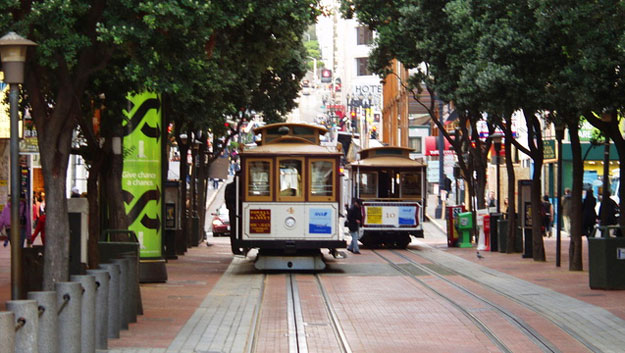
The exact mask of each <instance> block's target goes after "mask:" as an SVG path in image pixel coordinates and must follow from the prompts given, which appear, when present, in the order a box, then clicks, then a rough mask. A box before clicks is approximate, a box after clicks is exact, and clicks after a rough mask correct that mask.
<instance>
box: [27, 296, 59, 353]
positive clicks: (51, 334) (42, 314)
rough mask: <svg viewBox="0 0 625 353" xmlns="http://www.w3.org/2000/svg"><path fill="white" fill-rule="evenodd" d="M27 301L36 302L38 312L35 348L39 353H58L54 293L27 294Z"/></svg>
mask: <svg viewBox="0 0 625 353" xmlns="http://www.w3.org/2000/svg"><path fill="white" fill-rule="evenodd" d="M28 299H31V300H35V301H37V305H38V310H39V330H38V331H37V342H38V343H37V346H38V348H39V353H58V351H59V330H58V326H57V323H58V316H57V307H56V292H54V291H41V292H39V291H37V292H28Z"/></svg>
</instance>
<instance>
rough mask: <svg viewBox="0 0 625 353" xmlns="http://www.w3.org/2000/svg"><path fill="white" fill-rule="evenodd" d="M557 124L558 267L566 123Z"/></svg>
mask: <svg viewBox="0 0 625 353" xmlns="http://www.w3.org/2000/svg"><path fill="white" fill-rule="evenodd" d="M555 125H556V140H557V141H558V147H557V150H558V175H557V178H558V207H557V209H556V213H557V214H558V220H557V221H558V222H557V224H558V227H557V228H556V267H560V251H561V247H560V246H561V245H560V242H561V237H560V236H561V233H560V232H561V229H562V139H563V138H564V123H563V122H558V123H556V124H555Z"/></svg>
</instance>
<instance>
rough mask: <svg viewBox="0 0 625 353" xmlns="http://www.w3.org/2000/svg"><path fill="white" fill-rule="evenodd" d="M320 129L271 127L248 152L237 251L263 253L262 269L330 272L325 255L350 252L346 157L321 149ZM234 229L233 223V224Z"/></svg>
mask: <svg viewBox="0 0 625 353" xmlns="http://www.w3.org/2000/svg"><path fill="white" fill-rule="evenodd" d="M326 132H327V130H326V129H325V128H323V127H320V126H315V125H309V124H296V123H279V124H271V125H265V126H262V127H259V128H256V129H255V130H254V133H255V134H261V136H262V139H261V141H260V143H259V145H258V146H256V147H252V148H249V149H246V150H244V151H242V152H241V153H240V154H239V156H240V165H241V173H240V175H239V176H238V177H237V178H236V179H235V182H236V183H237V203H236V204H237V211H236V214H237V217H236V220H234V221H235V222H236V227H235V232H233V233H234V234H233V236H232V237H231V241H232V247H233V251H234V252H235V253H236V252H243V251H247V250H249V249H252V248H257V249H259V256H258V257H257V259H256V262H255V266H256V268H257V269H312V270H320V269H323V268H325V263H324V262H323V261H322V257H321V253H320V249H323V248H327V249H330V251H331V253H333V254H336V249H338V248H344V247H345V246H346V243H345V240H344V239H343V234H342V232H341V230H340V228H339V216H340V214H339V212H340V208H339V199H340V176H339V173H338V170H339V163H340V157H341V155H342V153H340V152H339V151H338V150H337V149H336V148H335V147H327V146H322V145H321V135H323V134H325V133H326ZM231 223H232V220H231Z"/></svg>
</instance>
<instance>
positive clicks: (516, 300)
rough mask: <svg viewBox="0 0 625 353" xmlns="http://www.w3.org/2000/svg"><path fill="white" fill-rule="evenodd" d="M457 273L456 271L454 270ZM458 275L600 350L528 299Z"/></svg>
mask: <svg viewBox="0 0 625 353" xmlns="http://www.w3.org/2000/svg"><path fill="white" fill-rule="evenodd" d="M406 251H408V252H410V253H412V254H414V255H416V256H419V257H421V258H423V259H426V260H429V259H428V258H427V257H424V256H422V255H421V254H419V253H418V252H416V251H414V250H410V249H407V250H406ZM456 273H457V272H456ZM458 275H459V276H462V277H463V278H465V279H467V280H469V281H472V282H475V283H477V284H479V285H480V286H483V287H484V288H487V289H488V290H490V291H492V292H494V293H497V294H499V295H501V296H502V297H505V298H507V299H508V300H510V301H512V302H514V303H517V304H518V305H520V306H522V307H524V308H527V309H528V310H531V311H533V312H535V313H538V314H540V315H541V316H542V317H543V318H545V319H546V320H548V321H549V322H550V323H552V324H553V325H555V326H557V327H558V328H560V329H561V330H562V331H563V332H565V333H566V334H567V335H569V336H570V337H572V338H573V339H575V340H576V341H577V342H579V343H580V344H581V345H583V346H584V347H586V348H587V349H589V350H590V351H591V352H600V351H601V349H600V348H599V347H597V346H596V345H594V344H593V343H591V342H589V341H588V340H587V339H585V338H584V337H582V336H581V335H580V334H579V333H578V332H576V330H575V329H573V328H571V327H569V326H567V325H565V324H563V323H562V322H560V320H558V319H557V318H556V317H554V315H553V314H552V313H550V312H548V311H545V310H543V309H542V308H540V307H537V306H536V305H532V304H531V303H530V302H528V301H524V300H520V299H519V298H518V297H515V296H512V295H510V294H509V293H506V292H503V291H501V290H500V289H498V288H496V287H494V286H492V285H489V284H487V283H483V282H479V281H476V280H475V279H473V278H470V277H468V276H466V275H464V274H461V273H458Z"/></svg>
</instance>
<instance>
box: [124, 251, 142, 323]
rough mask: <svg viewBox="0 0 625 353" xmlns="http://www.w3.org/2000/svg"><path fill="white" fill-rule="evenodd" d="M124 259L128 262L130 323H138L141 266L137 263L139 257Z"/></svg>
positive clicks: (130, 256)
mask: <svg viewBox="0 0 625 353" xmlns="http://www.w3.org/2000/svg"><path fill="white" fill-rule="evenodd" d="M124 259H127V260H128V285H129V286H130V287H129V290H128V299H129V307H128V308H129V312H128V322H137V312H138V310H137V309H138V304H139V303H138V298H139V290H140V289H139V280H138V277H139V264H138V263H137V257H136V256H135V255H128V256H124Z"/></svg>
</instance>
